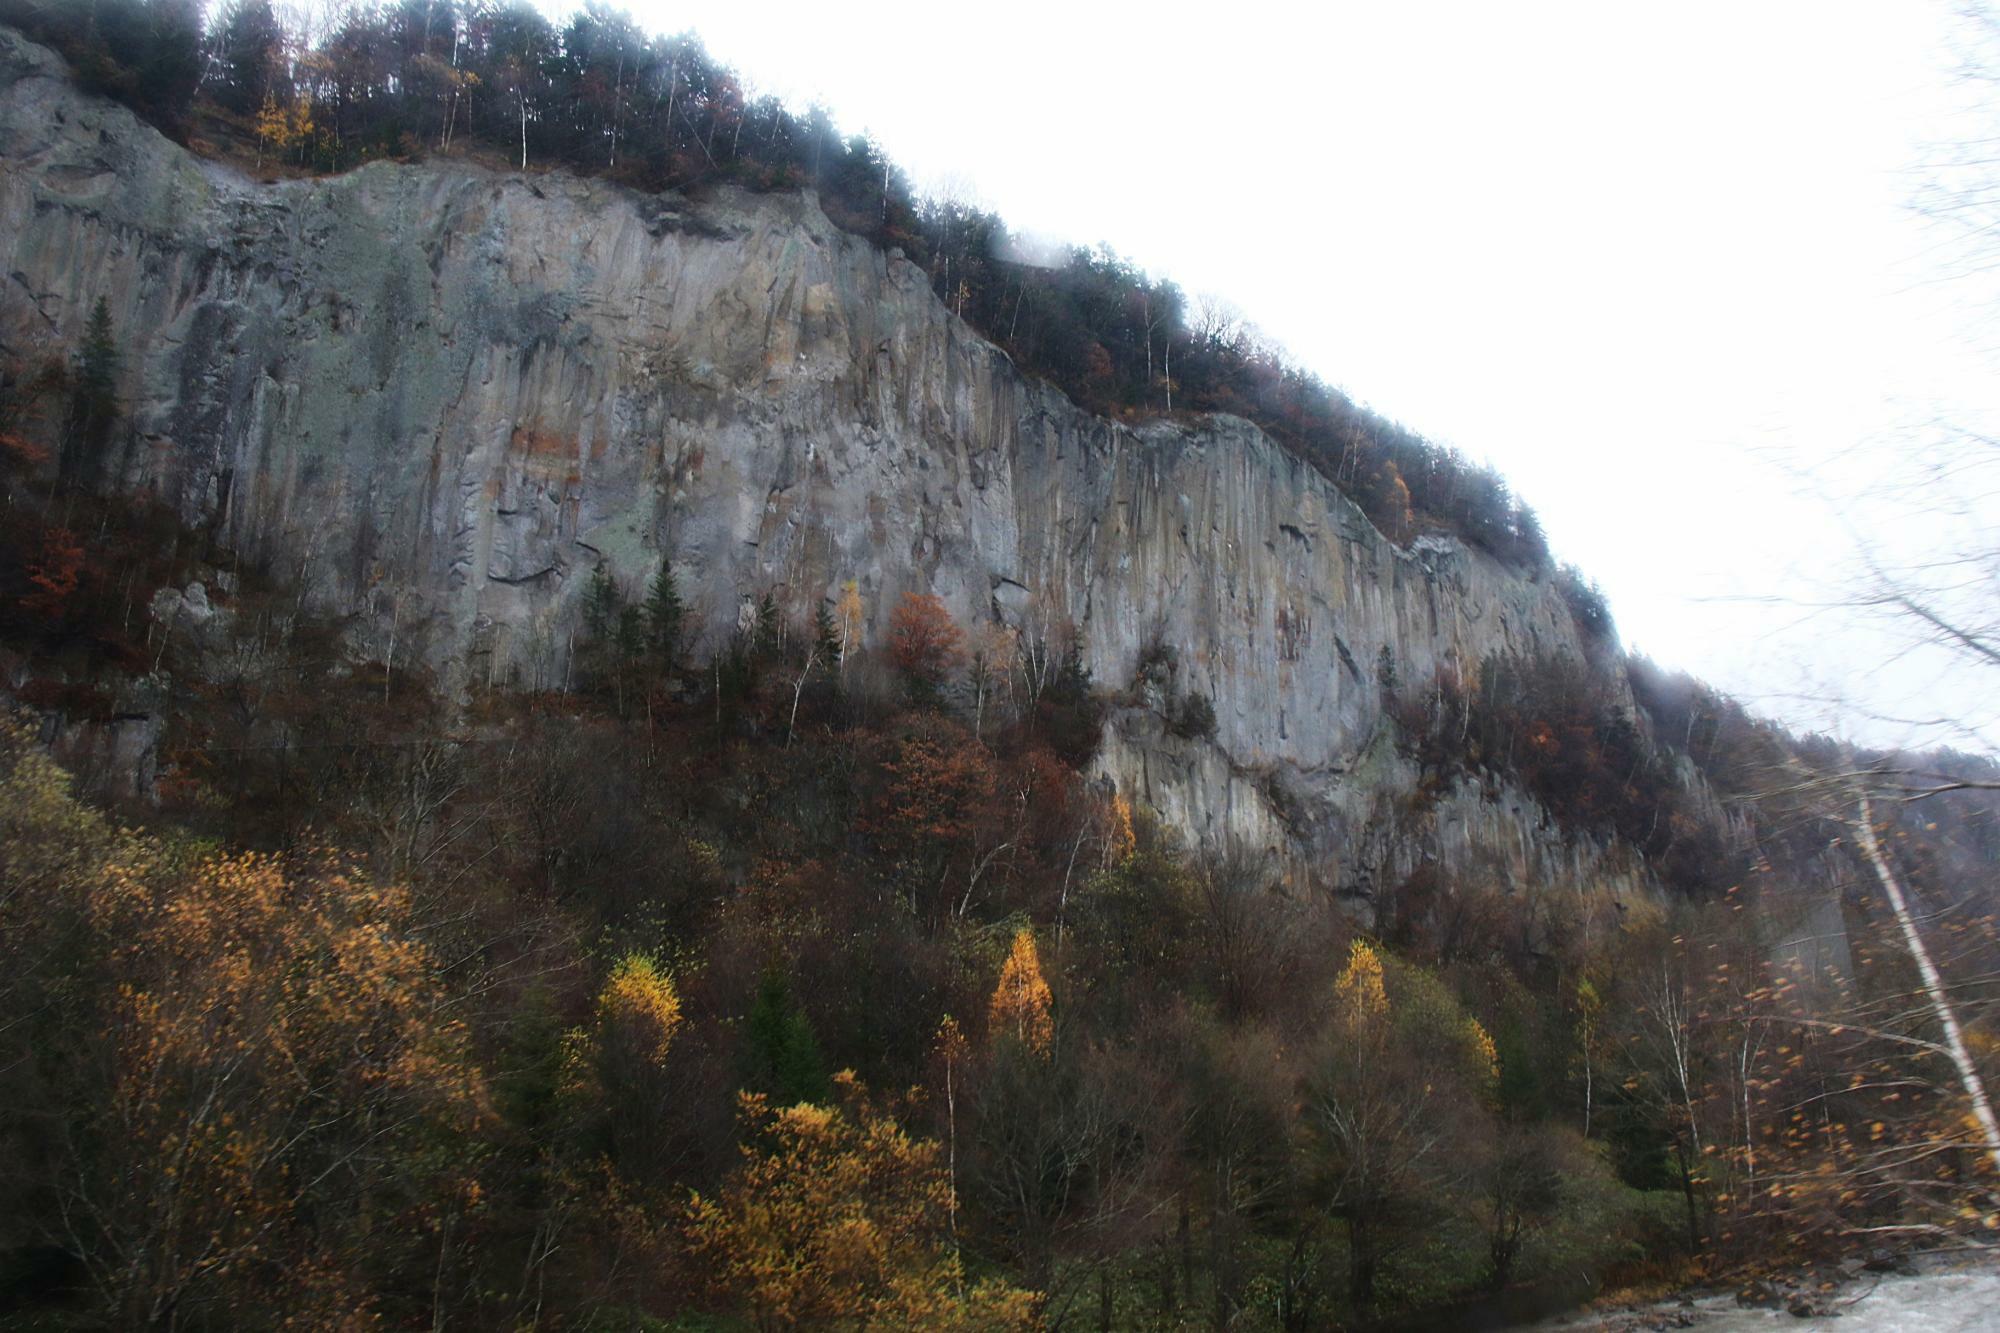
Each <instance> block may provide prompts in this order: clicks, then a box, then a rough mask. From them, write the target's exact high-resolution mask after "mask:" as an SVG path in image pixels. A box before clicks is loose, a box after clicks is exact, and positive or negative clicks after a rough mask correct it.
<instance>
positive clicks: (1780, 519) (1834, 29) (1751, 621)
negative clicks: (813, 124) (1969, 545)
mask: <svg viewBox="0 0 2000 1333" xmlns="http://www.w3.org/2000/svg"><path fill="white" fill-rule="evenodd" d="M635 10H636V12H637V13H638V15H639V16H640V17H641V19H642V20H643V21H645V22H646V23H647V24H648V25H649V26H652V27H655V28H657V29H664V30H680V29H682V28H686V27H693V28H694V29H695V30H696V31H698V32H699V33H701V34H702V36H703V37H704V38H705V40H706V41H707V44H708V46H709V49H710V50H711V52H713V53H714V54H715V55H717V56H718V57H720V58H721V59H723V60H724V61H725V62H727V63H729V64H732V65H734V66H735V67H736V68H737V69H738V70H739V72H740V73H742V74H743V75H744V76H745V78H746V80H747V81H748V82H749V83H750V84H751V85H752V86H753V88H754V89H756V90H758V91H770V92H776V93H779V94H781V95H783V96H785V97H787V98H788V99H792V100H795V101H798V102H800V103H804V102H807V101H811V100H819V101H822V102H824V103H825V104H826V105H827V106H828V107H829V108H831V109H832V111H833V113H834V115H835V117H836V119H837V120H838V122H839V123H840V124H841V126H842V127H843V129H845V130H847V131H850V132H866V133H870V134H872V135H874V136H875V137H876V138H877V139H879V140H880V142H881V143H882V144H883V145H884V146H885V147H886V148H887V149H888V151H889V153H890V155H891V156H892V157H893V158H894V159H895V160H897V161H898V162H899V163H901V164H902V165H903V166H904V167H905V168H906V169H908V170H909V171H910V173H911V174H912V177H913V178H914V179H915V180H916V181H917V182H918V184H919V185H920V186H923V185H930V186H933V187H935V186H946V187H950V188H953V189H955V190H957V191H958V192H960V193H962V194H966V195H969V196H971V197H974V198H976V199H977V200H978V201H979V202H982V203H984V204H987V205H989V206H991V207H993V208H995V209H997V210H998V211H999V212H1000V213H1001V214H1002V215H1003V216H1004V217H1005V218H1006V219H1007V220H1008V221H1009V222H1010V224H1012V225H1014V226H1016V227H1019V228H1025V229H1030V230H1034V231H1038V232H1042V233H1046V234H1050V235H1053V236H1056V237H1059V238H1062V239H1066V240H1074V241H1079V242H1085V243H1092V242H1096V241H1100V240H1102V241H1108V242H1110V243H1111V244H1112V245H1113V246H1114V248H1116V249H1117V250H1119V251H1120V252H1121V253H1123V254H1125V255H1126V256H1128V257H1130V258H1132V259H1133V260H1135V261H1137V262H1138V263H1140V264H1141V265H1143V266H1144V267H1146V268H1148V269H1149V270H1151V271H1153V272H1156V273H1160V274H1163V275H1165V276H1167V277H1171V278H1172V279H1174V280H1175V281H1177V282H1179V283H1180V284H1181V285H1182V286H1183V287H1184V288H1186V289H1188V290H1189V291H1191V292H1197V293H1214V294H1217V295H1220V296H1223V297H1226V298H1227V299H1229V300H1230V301H1231V302H1233V303H1234V304H1235V305H1236V306H1237V307H1239V308H1240V309H1241V310H1242V312H1243V313H1244V315H1245V316H1246V317H1247V318H1248V319H1249V320H1250V321H1252V322H1253V323H1255V324H1256V325H1258V326H1259V327H1260V328H1262V329H1263V330H1264V331H1265V332H1266V334H1267V335H1269V336H1270V337H1271V338H1272V339H1273V340H1275V341H1276V342H1278V343H1279V344H1281V345H1282V346H1284V347H1285V348H1286V349H1288V350H1289V351H1290V352H1291V353H1292V354H1293V355H1294V356H1295V357H1296V358H1297V359H1298V360H1299V361H1301V362H1302V363H1304V364H1305V365H1307V366H1310V367H1312V368H1313V369H1315V370H1317V371H1318V372H1320V373H1321V374H1322V375H1324V376H1325V377H1326V378H1328V379H1329V380H1331V381H1333V382H1335V383H1337V384H1340V385H1342V386H1343V387H1345V388H1346V389H1347V390H1348V391H1349V392H1351V393H1352V394H1354V395H1355V396H1356V397H1357V398H1359V399H1362V400H1363V401H1365V402H1367V403H1369V404H1371V405H1372V406H1374V407H1376V408H1377V409H1378V410H1381V411H1383V412H1386V413H1388V414H1389V415H1391V416H1394V417H1396V418H1398V419H1401V420H1403V421H1405V422H1407V423H1408V424H1410V425H1412V426H1414V427H1416V428H1417V429H1419V430H1421V431H1423V432H1425V433H1426V434H1428V435H1431V436H1432V437H1433V438H1437V439H1441V440H1444V441H1447V442H1450V443H1452V444H1455V445H1457V446H1458V447H1460V448H1461V449H1463V450H1464V451H1466V452H1467V453H1469V454H1471V455H1472V456H1474V457H1475V458H1480V459H1486V460H1490V461H1492V462H1493V463H1495V464H1497V465H1498V467H1499V468H1500V469H1501V471H1502V472H1503V473H1504V474H1505V475H1506V476H1507V477H1508V478H1509V479H1510V480H1511V481H1512V482H1513V484H1514V485H1515V487H1516V489H1517V490H1518V491H1519V492H1520V493H1521V494H1523V495H1524V496H1526V497H1527V499H1528V500H1529V501H1530V502H1531V503H1532V504H1533V505H1534V506H1535V507H1536V509H1537V510H1538V511H1539V512H1540V513H1541V515H1542V518H1543V520H1544V524H1545V526H1546V528H1547V530H1548V532H1549V535H1550V538H1551V541H1552V544H1553V545H1554V546H1555V548H1556V550H1557V553H1558V554H1559V555H1560V556H1561V557H1563V558H1565V559H1569V560H1573V561H1575V562H1576V563H1577V564H1579V565H1580V566H1582V567H1583V569H1584V570H1585V571H1586V572H1587V573H1589V574H1590V575H1592V576H1593V577H1595V578H1596V579H1598V580H1599V581H1600V583H1601V584H1602V585H1603V587H1604V589H1605V590H1606V592H1607V594H1608V595H1609V596H1610V599H1611V602H1612V606H1613V609H1614V611H1615V613H1616V615H1617V617H1618V621H1619V624H1620V626H1621V628H1622V630H1623V633H1624V636H1625V640H1626V642H1627V643H1628V645H1631V646H1634V647H1636V648H1638V649H1640V650H1642V651H1645V652H1647V653H1649V654H1651V655H1652V656H1654V657H1655V658H1656V659H1659V660H1661V661H1663V662H1665V663H1667V664H1670V665H1674V666H1679V667H1683V668H1686V669H1688V670H1690V671H1693V672H1695V673H1696V674H1699V675H1701V676H1703V677H1706V678H1708V679H1710V680H1712V681H1714V682H1715V683H1717V684H1720V685H1722V686H1724V687H1726V688H1729V689H1731V690H1733V691H1735V692H1737V693H1739V694H1741V695H1743V696H1745V697H1748V698H1751V699H1752V700H1753V701H1755V702H1756V703H1757V704H1758V705H1759V706H1761V707H1762V708H1763V709H1765V710H1766V711H1772V712H1777V713H1779V714H1781V715H1784V716H1787V717H1788V718H1790V719H1791V720H1794V721H1795V722H1804V723H1807V724H1816V723H1822V722H1824V721H1825V720H1827V719H1826V716H1825V712H1824V710H1823V709H1819V708H1817V707H1814V706H1809V705H1806V704H1803V703H1800V702H1798V701H1796V700H1794V699H1791V698H1788V697H1787V696H1788V695H1790V694H1793V693H1795V692H1810V693H1822V692H1825V691H1828V690H1834V691H1845V692H1847V693H1849V694H1850V695H1852V696H1854V697H1856V698H1860V699H1863V700H1868V699H1872V700H1874V701H1875V706H1876V707H1877V708H1878V709H1879V710H1880V711H1890V712H1896V713H1899V714H1911V713H1913V712H1930V711H1937V709H1938V706H1939V705H1940V703H1941V700H1940V698H1939V696H1938V694H1937V691H1936V690H1935V689H1934V688H1933V689H1926V688H1925V682H1926V680H1927V679H1928V678H1927V677H1926V676H1924V675H1923V674H1921V673H1920V672H1918V671H1917V669H1916V668H1915V667H1914V666H1912V665H1911V664H1910V663H1908V662H1905V663H1904V664H1903V665H1902V666H1900V667H1899V668H1897V669H1896V670H1895V671H1893V672H1887V673H1884V672H1879V671H1874V670H1868V669H1864V668H1867V667H1869V666H1870V665H1871V664H1872V663H1873V662H1875V661H1878V660H1879V659H1880V658H1881V657H1882V656H1883V655H1884V653H1883V651H1882V649H1881V648H1880V645H1879V644H1878V643H1877V641H1875V640H1872V639H1869V638H1866V637H1861V638H1856V637H1853V636H1851V635H1849V636H1843V635H1842V634H1841V633H1840V632H1838V631H1837V628H1836V626H1835V625H1834V624H1833V623H1832V622H1830V621H1828V620H1827V619H1826V618H1824V617H1821V618H1816V619H1812V620H1810V621H1808V622H1807V623H1806V624H1804V625H1803V626H1801V625H1798V624H1797V622H1798V620H1799V616H1798V614H1797V613H1795V612H1788V611H1785V610H1782V609H1774V608H1773V607H1771V606H1768V605H1761V604H1746V603H1743V602H1741V601H1732V600H1728V599H1733V598H1742V597H1777V598H1802V599H1812V598H1814V597H1818V596H1821V595H1823V592H1824V584H1825V582H1826V580H1827V579H1828V577H1829V576H1830V575H1831V574H1833V573H1834V572H1835V571H1836V570H1838V569H1839V568H1840V567H1841V566H1842V564H1843V562H1844V561H1845V560H1846V558H1847V557H1848V555H1849V553H1850V551H1851V548H1852V542H1851V540H1850V539H1849V537H1848V535H1847V534H1846V532H1845V531H1844V530H1843V529H1842V527H1841V525H1840V523H1839V522H1838V521H1836V519H1835V517H1834V516H1833V514H1832V512H1831V511H1830V509H1829V508H1828V506H1826V505H1825V504H1823V503H1821V502H1820V501H1819V500H1816V499H1813V498H1811V497H1810V496H1808V495H1807V494H1805V491H1804V488H1803V487H1802V484H1801V482H1800V479H1799V478H1798V477H1797V476H1796V475H1794V473H1795V472H1797V471H1801V470H1803V471H1805V472H1807V473H1809V474H1812V475H1813V476H1814V478H1815V484H1816V485H1818V486H1819V487H1820V488H1822V489H1824V490H1825V491H1827V492H1828V493H1829V494H1830V495H1832V496H1833V497H1835V498H1844V497H1848V496H1851V495H1853V494H1854V493H1856V492H1859V491H1863V490H1867V489H1869V488H1870V486H1871V485H1872V484H1873V479H1874V478H1875V477H1876V476H1877V475H1878V474H1881V473H1884V472H1886V471H1887V470H1890V469H1891V468H1892V465H1893V464H1895V463H1896V462H1897V461H1898V460H1903V459H1907V457H1908V454H1909V450H1910V446H1909V444H1908V443H1907V441H1908V439H1909V437H1908V435H1907V434H1906V433H1905V428H1906V427H1908V426H1909V425H1910V423H1912V422H1917V421H1923V420H1928V419H1930V418H1931V417H1933V416H1934V415H1936V414H1937V413H1939V412H1948V413H1950V414H1953V415H1955V416H1957V417H1959V418H1961V419H1969V418H1970V417H1971V416H1972V415H1973V414H1976V413H1983V412H1984V411H1986V409H1989V408H1992V407H1994V406H1995V405H1996V404H1995V402H1994V394H1993V385H1994V370H1995V368H1996V367H1995V358H1994V356H1993V352H1994V345H1993V341H1992V340H1989V339H1980V338H1977V337H1972V336H1969V334H1970V333H1972V332H1974V331H1975V325H1974V321H1975V318H1976V316H1990V314H1991V310H1990V308H1988V309H1986V310H1983V311H1976V310H1975V307H1974V305H1973V304H1972V301H1971V298H1970V294H1969V292H1968V290H1967V284H1966V283H1965V282H1963V281H1945V280H1943V278H1944V276H1945V272H1946V270H1945V268H1944V264H1945V262H1946V257H1947V256H1946V252H1945V251H1943V250H1940V249H1939V247H1938V238H1937V236H1936V234H1935V233H1934V232H1932V231H1928V230H1926V229H1925V227H1924V226H1922V225H1921V224H1920V221H1919V219H1918V218H1917V217H1916V216H1914V215H1913V213H1912V211H1911V209H1910V207H1909V204H1910V200H1911V198H1912V196H1913V193H1914V192H1915V189H1916V187H1917V184H1918V182H1919V180H1920V178H1921V175H1920V173H1921V169H1922V164H1923V163H1924V162H1925V161H1926V160H1927V155H1928V154H1930V153H1931V151H1932V148H1933V145H1934V144H1935V143H1936V142H1937V141H1939V140H1948V139H1952V138H1955V137H1963V136H1964V133H1965V123H1964V120H1963V116H1962V111H1963V103H1964V101H1965V96H1964V94H1963V91H1962V89H1960V90H1958V91H1956V92H1955V91H1954V85H1953V83H1952V81H1951V79H1950V75H1951V73H1952V68H1953V58H1954V57H1953V47H1952V38H1953V35H1954V34H1953V28H1954V24H1953V22H1952V18H1951V10H1950V6H1949V5H1948V4H1944V3H1936V2H1935V0H1880V2H1879V3H1827V2H1826V0H1820V2H1819V3H1778V2H1775V0H1761V2H1760V0H1731V2H1730V3H1709V2H1707V0H1681V2H1680V3H1676V4H1673V5H1648V6H1643V7H1641V6H1637V5H1618V4H1605V3H1603V2H1602V0H1593V2H1591V3H1575V4H1569V3H1523V4H1516V5H1494V4H1491V3H1464V4H1456V3H1454V4H1445V3H1410V2H1405V3H1390V2H1388V0H1382V2H1381V3H1371V4H1367V5H1360V4H1318V5H1306V4H1298V3H1268V2H1267V0H1241V2H1239V3H1233V4H1227V5H1211V6H1180V5H1174V4H1148V5H1126V4H1088V3H1083V4H1080V3H1075V2H1074V0H1072V2H1071V3H1065V4H1055V3H1047V2H1046V0H1028V2H1026V3H1016V4H995V5H986V6H973V5H952V4H928V5H905V4H872V5H868V6H844V5H831V4H827V3H824V0H821V3H813V4H807V3H791V0H756V2H754V3H739V4H735V5H721V6H710V7H703V8H700V9H696V10H689V9H688V8H686V7H684V6H681V5H678V4H670V3H663V2H661V0H636V3H635ZM1954 271H1955V270H1954ZM1898 441H1901V442H1902V443H1897V442H1898ZM1856 521H1858V522H1860V523H1861V524H1862V525H1863V526H1864V527H1866V525H1868V524H1871V523H1875V522H1879V521H1881V515H1880V514H1878V513H1874V512H1870V513H1868V514H1864V515H1860V517H1859V518H1858V519H1857V520H1856ZM1923 532H1924V526H1923V525H1918V526H1917V527H1915V528H1909V527H1906V528H1904V529H1901V530H1899V531H1898V532H1897V534H1896V535H1895V537H1894V538H1893V540H1894V541H1896V542H1899V543H1900V542H1906V541H1908V540H1910V539H1911V537H1912V534H1913V533H1917V534H1921V533H1923ZM1871 535H1872V532H1871ZM1965 691H1969V692H1960V693H1954V694H1953V695H1952V696H1951V701H1950V703H1949V705H1948V707H1947V708H1946V709H1945V711H1949V712H1952V713H1955V714H1956V713H1964V712H1967V711H1969V710H1972V709H1974V708H1976V707H1978V706H1979V704H1978V702H1977V701H1983V700H1984V699H1985V698H1986V696H1990V695H1996V694H2000V691H1994V690H1992V689H1990V688H1986V689H1983V690H1980V689H1977V687H1976V686H1971V685H1968V686H1966V687H1965ZM1913 695H1921V696H1923V697H1918V698H1913V697H1912V696H1913ZM1975 696H1976V699H1975ZM1865 711H1867V708H1866V706H1865V705H1864V706H1863V707H1862V708H1860V709H1856V708H1853V707H1849V708H1847V709H1845V710H1844V711H1843V712H1842V713H1841V715H1840V718H1839V719H1838V720H1839V721H1841V722H1843V723H1844V724H1845V725H1847V726H1848V727H1850V728H1854V729H1857V730H1863V731H1864V732H1865V734H1866V735H1867V736H1868V737H1869V738H1871V739H1875V740H1878V741H1880V740H1888V739H1894V738H1895V733H1894V732H1892V731H1890V730H1885V729H1884V728H1882V727H1881V726H1879V725H1877V726H1867V725H1865V724H1864V723H1863V721H1862V718H1861V713H1862V712H1865Z"/></svg>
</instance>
